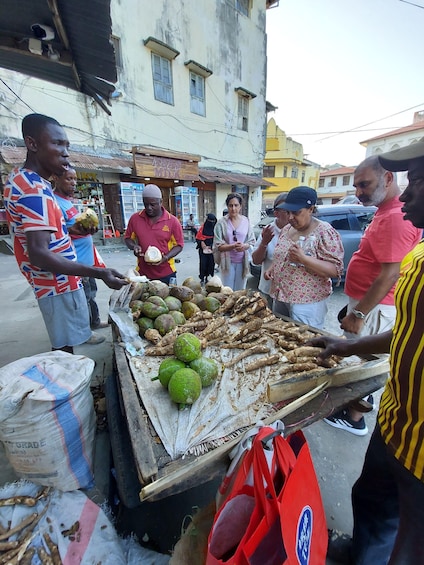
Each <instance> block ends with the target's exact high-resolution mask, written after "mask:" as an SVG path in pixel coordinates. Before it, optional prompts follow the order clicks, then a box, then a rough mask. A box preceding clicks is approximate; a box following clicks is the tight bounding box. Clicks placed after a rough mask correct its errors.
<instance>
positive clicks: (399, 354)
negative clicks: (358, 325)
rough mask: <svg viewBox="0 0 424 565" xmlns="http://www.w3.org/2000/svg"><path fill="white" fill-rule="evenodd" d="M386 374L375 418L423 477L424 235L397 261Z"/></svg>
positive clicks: (405, 460)
mask: <svg viewBox="0 0 424 565" xmlns="http://www.w3.org/2000/svg"><path fill="white" fill-rule="evenodd" d="M395 303H396V322H395V326H394V328H393V339H392V343H391V346H390V374H391V376H390V379H389V380H388V382H387V385H386V388H385V389H384V392H383V395H382V397H381V402H380V410H379V414H378V422H379V424H380V427H381V433H382V436H383V439H384V441H385V442H386V444H387V445H388V447H389V449H390V451H391V452H392V453H393V455H394V456H395V457H396V458H397V459H398V460H399V461H400V462H401V463H402V465H404V466H405V467H406V468H407V469H408V470H409V471H411V473H413V474H414V475H415V476H416V477H417V478H418V479H419V480H421V481H423V482H424V240H422V241H421V242H420V243H419V244H418V245H417V246H416V247H415V248H414V249H413V250H412V251H411V252H410V253H408V255H406V257H405V258H404V259H403V261H402V263H401V271H400V278H399V281H398V284H397V286H396V291H395Z"/></svg>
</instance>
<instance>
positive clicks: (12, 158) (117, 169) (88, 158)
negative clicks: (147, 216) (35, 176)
mask: <svg viewBox="0 0 424 565" xmlns="http://www.w3.org/2000/svg"><path fill="white" fill-rule="evenodd" d="M0 155H1V157H2V159H3V161H4V162H5V163H6V164H7V165H12V166H13V167H16V166H20V165H22V164H23V163H24V161H25V158H26V148H25V147H8V146H3V147H0ZM69 157H70V161H71V164H72V166H73V167H75V169H77V170H79V169H81V170H89V171H101V172H114V173H122V174H131V172H132V165H133V160H132V155H128V157H127V156H126V155H122V156H119V157H105V156H99V155H88V154H86V153H77V152H76V151H69Z"/></svg>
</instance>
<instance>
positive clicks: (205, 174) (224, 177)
mask: <svg viewBox="0 0 424 565" xmlns="http://www.w3.org/2000/svg"><path fill="white" fill-rule="evenodd" d="M199 177H200V178H201V179H202V180H204V181H208V182H217V183H222V184H244V185H246V186H275V185H274V184H273V183H272V182H268V181H266V180H265V179H263V178H262V177H260V176H257V175H247V174H245V173H231V172H228V171H221V170H218V169H204V168H201V167H199Z"/></svg>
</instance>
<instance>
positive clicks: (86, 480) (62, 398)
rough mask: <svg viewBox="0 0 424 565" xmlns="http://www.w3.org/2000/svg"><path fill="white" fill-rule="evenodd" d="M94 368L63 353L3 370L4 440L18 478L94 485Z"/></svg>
mask: <svg viewBox="0 0 424 565" xmlns="http://www.w3.org/2000/svg"><path fill="white" fill-rule="evenodd" d="M93 369H94V361H92V360H91V359H89V358H88V357H84V356H82V355H71V354H70V353H65V352H63V351H52V352H49V353H41V354H39V355H34V356H32V357H25V358H23V359H19V360H18V361H15V362H13V363H10V364H9V365H6V366H4V367H2V368H1V369H0V441H2V442H3V444H4V446H5V450H6V455H7V458H8V460H9V462H10V464H11V466H12V467H13V469H14V471H15V473H16V474H17V475H18V476H19V477H21V478H25V479H28V480H31V481H33V482H34V483H38V484H41V485H46V486H53V487H56V488H58V489H60V490H63V491H69V490H75V489H78V488H90V487H91V486H92V485H93V479H94V477H93V472H92V468H93V450H94V438H95V431H96V424H95V421H96V418H95V412H94V406H93V397H92V395H91V392H90V380H91V374H92V372H93Z"/></svg>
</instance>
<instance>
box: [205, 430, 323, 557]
mask: <svg viewBox="0 0 424 565" xmlns="http://www.w3.org/2000/svg"><path fill="white" fill-rule="evenodd" d="M239 477H241V479H242V480H244V481H245V482H244V484H242V485H240V481H239V480H238V479H239ZM326 550H327V527H326V522H325V514H324V509H323V505H322V501H321V495H320V491H319V486H318V482H317V479H316V475H315V471H314V468H313V464H312V460H311V457H310V454H309V449H308V445H307V443H306V440H305V437H304V435H303V434H302V432H296V434H293V435H292V436H290V437H289V439H288V440H286V439H284V438H283V437H282V436H281V433H280V432H276V431H274V430H273V429H272V428H262V429H261V430H260V431H259V433H258V435H257V436H256V438H255V440H254V441H253V445H252V449H251V450H250V451H248V452H246V453H245V455H244V456H243V460H242V462H241V464H240V466H239V468H238V471H237V477H236V478H235V480H234V483H233V488H232V492H231V494H230V495H229V496H228V498H227V500H226V502H225V503H224V504H223V506H222V507H221V509H220V510H219V511H218V513H217V515H216V517H215V520H214V523H213V526H212V529H211V532H210V535H209V540H208V555H207V560H206V564H207V565H218V564H228V565H230V564H231V565H265V564H266V565H282V564H285V565H295V564H296V565H323V564H324V563H325V556H326Z"/></svg>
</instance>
